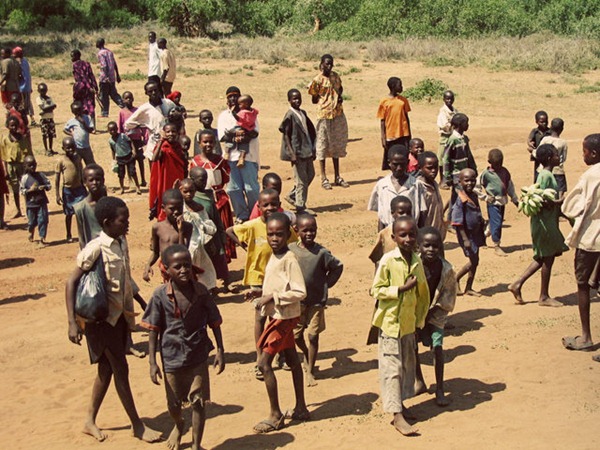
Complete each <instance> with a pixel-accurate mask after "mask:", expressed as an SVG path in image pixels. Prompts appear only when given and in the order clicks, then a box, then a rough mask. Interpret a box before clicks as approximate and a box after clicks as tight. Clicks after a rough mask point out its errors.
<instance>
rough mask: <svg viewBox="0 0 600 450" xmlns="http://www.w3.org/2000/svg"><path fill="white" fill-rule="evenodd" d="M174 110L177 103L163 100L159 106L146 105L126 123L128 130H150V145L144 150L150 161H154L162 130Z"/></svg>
mask: <svg viewBox="0 0 600 450" xmlns="http://www.w3.org/2000/svg"><path fill="white" fill-rule="evenodd" d="M173 108H175V103H173V102H172V101H171V100H168V99H166V98H163V99H162V103H161V104H160V105H158V106H153V105H151V104H150V103H144V104H143V105H141V106H140V107H139V108H138V109H137V111H136V112H134V113H133V114H132V115H131V116H129V119H127V120H126V121H125V129H126V130H133V129H134V128H136V127H143V128H147V129H148V143H147V144H146V149H145V150H144V156H145V157H146V158H148V160H150V161H152V153H153V152H154V147H156V144H157V143H158V141H160V136H161V131H162V128H163V127H164V126H165V124H166V123H167V122H168V120H169V112H170V111H171V110H172V109H173Z"/></svg>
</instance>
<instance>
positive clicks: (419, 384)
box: [415, 380, 427, 396]
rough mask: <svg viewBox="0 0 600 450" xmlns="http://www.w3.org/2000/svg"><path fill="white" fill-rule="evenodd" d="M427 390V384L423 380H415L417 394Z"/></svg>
mask: <svg viewBox="0 0 600 450" xmlns="http://www.w3.org/2000/svg"><path fill="white" fill-rule="evenodd" d="M425 392H427V385H426V384H425V383H423V381H421V380H417V381H415V396H416V395H421V394H424V393H425Z"/></svg>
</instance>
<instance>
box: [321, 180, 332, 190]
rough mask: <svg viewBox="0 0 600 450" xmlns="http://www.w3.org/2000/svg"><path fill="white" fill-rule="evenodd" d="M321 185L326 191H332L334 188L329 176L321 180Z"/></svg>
mask: <svg viewBox="0 0 600 450" xmlns="http://www.w3.org/2000/svg"><path fill="white" fill-rule="evenodd" d="M321 187H322V188H323V189H325V190H326V191H330V190H332V189H333V188H332V187H331V183H330V182H329V180H328V179H327V178H325V179H324V180H323V181H321Z"/></svg>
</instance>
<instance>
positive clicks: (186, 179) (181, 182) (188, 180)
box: [179, 178, 196, 189]
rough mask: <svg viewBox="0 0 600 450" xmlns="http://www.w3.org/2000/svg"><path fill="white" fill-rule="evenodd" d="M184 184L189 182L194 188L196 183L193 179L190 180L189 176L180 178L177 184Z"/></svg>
mask: <svg viewBox="0 0 600 450" xmlns="http://www.w3.org/2000/svg"><path fill="white" fill-rule="evenodd" d="M184 184H191V185H192V186H194V189H195V188H196V185H195V184H194V180H192V179H191V178H184V179H183V180H181V181H180V182H179V186H183V185H184Z"/></svg>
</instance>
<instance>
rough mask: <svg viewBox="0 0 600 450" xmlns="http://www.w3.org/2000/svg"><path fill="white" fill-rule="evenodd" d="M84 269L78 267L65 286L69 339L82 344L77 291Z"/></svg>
mask: <svg viewBox="0 0 600 450" xmlns="http://www.w3.org/2000/svg"><path fill="white" fill-rule="evenodd" d="M83 274H84V271H83V269H81V268H80V267H77V268H76V269H75V270H74V271H73V273H72V274H71V276H70V277H69V279H68V280H67V284H66V288H65V300H66V305H67V320H68V322H69V340H70V341H71V342H72V343H73V344H77V345H80V342H81V337H82V335H83V331H82V330H81V328H79V325H78V324H77V321H76V320H75V294H76V291H77V285H78V284H79V280H81V277H82V276H83Z"/></svg>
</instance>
